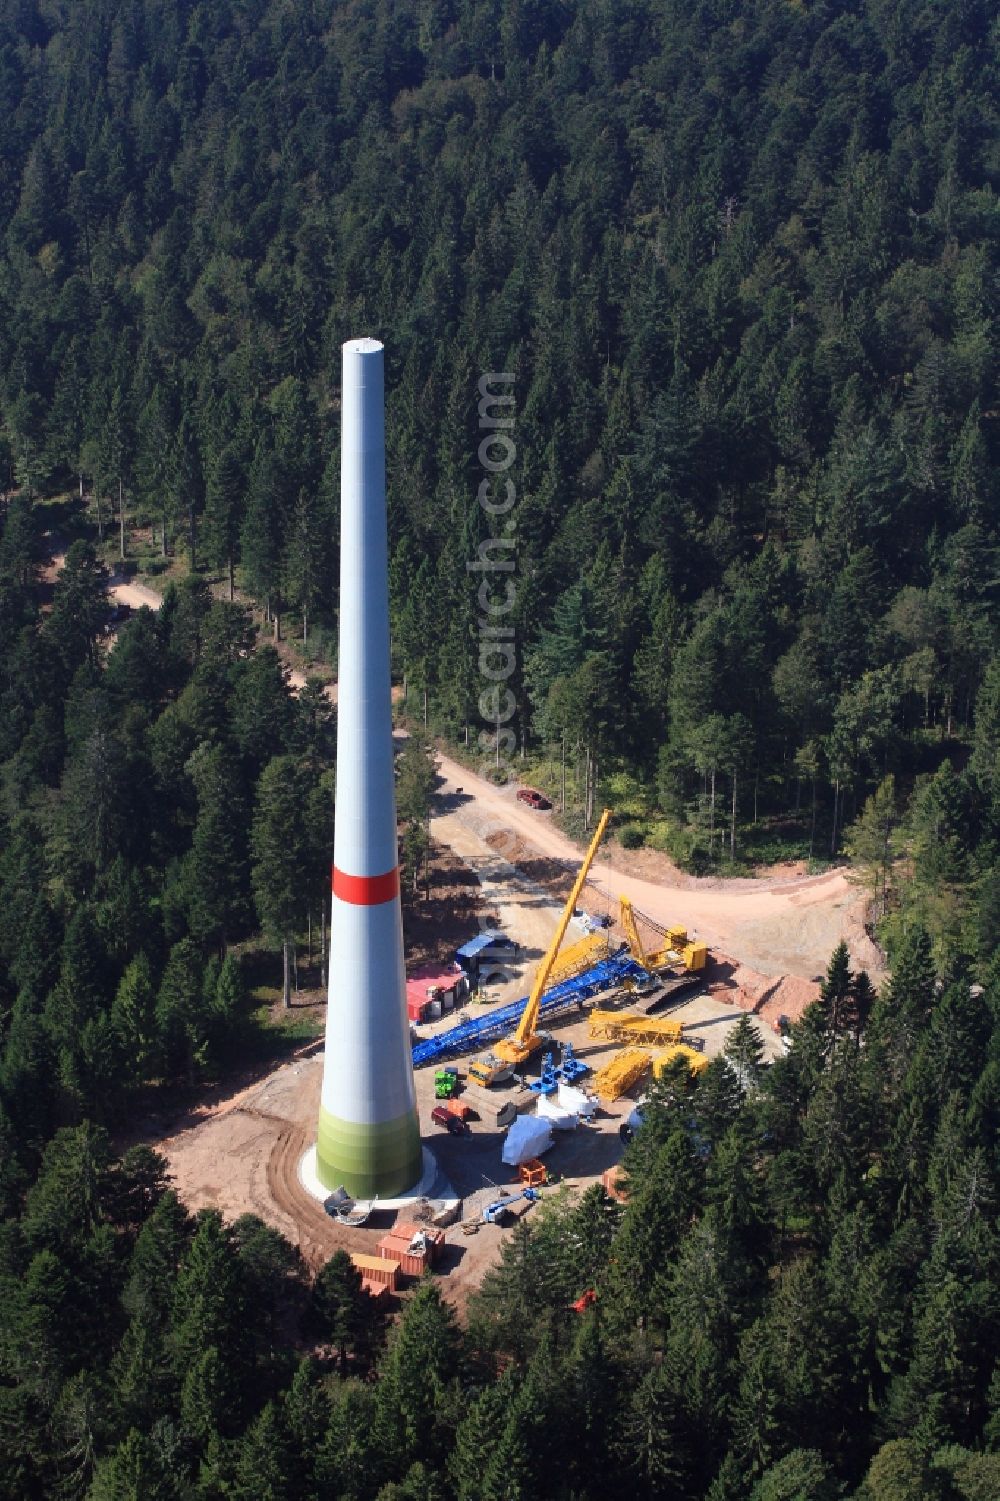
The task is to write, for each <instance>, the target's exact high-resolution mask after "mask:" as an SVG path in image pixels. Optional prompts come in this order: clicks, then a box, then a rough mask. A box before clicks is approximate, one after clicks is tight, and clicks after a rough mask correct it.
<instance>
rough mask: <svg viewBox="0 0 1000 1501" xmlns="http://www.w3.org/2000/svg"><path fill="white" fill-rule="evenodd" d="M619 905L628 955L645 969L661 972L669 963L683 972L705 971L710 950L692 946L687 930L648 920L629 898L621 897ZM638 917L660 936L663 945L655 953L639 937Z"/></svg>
mask: <svg viewBox="0 0 1000 1501" xmlns="http://www.w3.org/2000/svg"><path fill="white" fill-rule="evenodd" d="M618 906H619V909H620V912H621V924H622V929H623V931H624V933H625V938H626V940H627V942H628V947H629V953H630V954H631V955H632V958H633V959H636V960H638V962H639V963H640V964H641V965H642V966H643V968H644V969H650V970H653V969H662V968H663V967H664V966H665V965H668V964H672V965H682V966H683V968H684V969H689V970H699V969H704V968H705V961H706V959H707V958H708V949H707V948H706V947H705V945H704V944H703V943H689V942H688V935H687V929H686V928H661V927H660V924H659V923H658V922H654V921H653V919H652V918H651V917H647V915H646V913H645V912H637V911H636V909H635V907H633V906H632V903H631V902H630V901H629V899H628V897H627V896H620V897H619V898H618ZM637 917H639V918H641V919H642V921H643V922H644V923H645V924H646V926H647V927H649V928H652V930H653V932H654V933H656V934H657V935H658V937H659V939H660V941H661V943H662V945H663V946H662V948H659V949H657V950H655V951H654V952H652V953H650V952H647V950H646V949H645V948H644V946H643V943H642V939H641V938H640V937H639V928H638V925H637V923H636V918H637Z"/></svg>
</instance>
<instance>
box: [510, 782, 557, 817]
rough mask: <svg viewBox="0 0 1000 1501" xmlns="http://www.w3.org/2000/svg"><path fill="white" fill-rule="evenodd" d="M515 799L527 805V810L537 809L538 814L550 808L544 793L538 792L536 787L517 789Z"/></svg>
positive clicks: (550, 805)
mask: <svg viewBox="0 0 1000 1501" xmlns="http://www.w3.org/2000/svg"><path fill="white" fill-rule="evenodd" d="M517 797H518V801H519V802H522V803H527V804H528V807H529V808H537V809H538V810H539V811H540V812H541V811H544V809H546V808H551V807H552V804H551V803H550V802H549V800H548V798H547V797H546V796H545V794H544V792H539V791H538V789H537V787H519V788H518V789H517Z"/></svg>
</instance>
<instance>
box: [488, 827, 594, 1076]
mask: <svg viewBox="0 0 1000 1501" xmlns="http://www.w3.org/2000/svg"><path fill="white" fill-rule="evenodd" d="M610 817H611V809H610V808H605V809H604V812H603V813H602V814H601V817H600V819H599V821H598V824H597V828H596V829H595V831H594V837H593V839H592V840H591V841H590V848H589V849H588V850H587V853H586V855H584V857H583V864H582V865H581V866H580V869H579V870H578V871H577V876H576V880H575V881H574V882H573V889H572V891H571V892H570V894H569V896H568V898H567V900H566V905H565V907H564V908H563V910H562V915H561V917H560V918H559V922H558V924H557V925H556V931H555V937H554V938H553V940H552V942H551V943H550V944H549V948H548V952H547V953H546V955H545V958H544V959H543V960H542V962H541V964H540V965H539V966H538V973H537V974H536V975H535V983H534V984H533V985H532V987H531V994H530V995H529V996H528V1003H527V1005H526V1006H525V1008H524V1011H523V1013H522V1016H521V1020H520V1022H519V1023H518V1025H517V1028H516V1030H515V1032H514V1035H513V1036H512V1037H505V1038H504V1039H503V1040H502V1041H501V1042H498V1043H497V1045H496V1047H495V1049H494V1052H495V1053H496V1055H497V1057H498V1058H501V1059H503V1061H504V1062H505V1063H510V1064H521V1063H524V1062H525V1061H526V1060H527V1059H528V1058H530V1057H531V1055H532V1053H534V1052H536V1051H537V1050H538V1049H539V1048H540V1047H541V1046H542V1044H543V1042H545V1041H546V1040H547V1039H546V1038H545V1037H543V1036H542V1035H541V1034H540V1033H539V1032H537V1031H536V1028H537V1026H538V1011H539V1006H540V1004H541V999H542V993H543V992H544V990H545V987H546V985H547V984H548V983H549V975H550V973H551V971H552V968H553V966H554V965H555V962H556V959H557V958H558V955H559V946H560V944H561V943H562V941H563V939H564V938H565V936H566V929H567V928H568V927H569V921H570V918H571V917H572V916H573V909H574V908H575V907H576V904H577V900H578V898H579V896H580V892H581V891H582V890H583V886H584V882H585V881H586V879H587V874H588V872H589V870H590V867H591V866H592V865H593V863H594V857H595V855H596V854H597V850H598V846H599V845H600V843H601V840H602V839H603V837H604V831H605V829H606V828H607V826H608V820H609V819H610Z"/></svg>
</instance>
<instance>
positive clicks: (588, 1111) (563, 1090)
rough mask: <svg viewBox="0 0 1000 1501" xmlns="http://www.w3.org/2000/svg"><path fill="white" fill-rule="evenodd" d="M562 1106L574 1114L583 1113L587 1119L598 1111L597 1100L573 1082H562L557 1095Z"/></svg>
mask: <svg viewBox="0 0 1000 1501" xmlns="http://www.w3.org/2000/svg"><path fill="white" fill-rule="evenodd" d="M557 1099H558V1101H559V1105H560V1108H561V1109H562V1110H565V1111H567V1112H569V1113H570V1114H572V1115H582V1116H583V1118H584V1120H585V1121H589V1120H590V1118H591V1116H593V1115H595V1114H596V1113H597V1101H596V1100H595V1099H594V1097H593V1096H592V1095H589V1094H586V1093H585V1092H584V1091H583V1090H582V1089H577V1088H576V1087H575V1086H574V1085H572V1084H560V1086H559V1093H558V1095H557Z"/></svg>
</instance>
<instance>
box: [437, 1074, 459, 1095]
mask: <svg viewBox="0 0 1000 1501" xmlns="http://www.w3.org/2000/svg"><path fill="white" fill-rule="evenodd" d="M457 1088H458V1069H457V1068H439V1069H437V1070H436V1071H435V1074H434V1098H435V1099H436V1100H450V1099H451V1097H452V1095H453V1094H454V1093H455V1091H456V1089H457Z"/></svg>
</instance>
